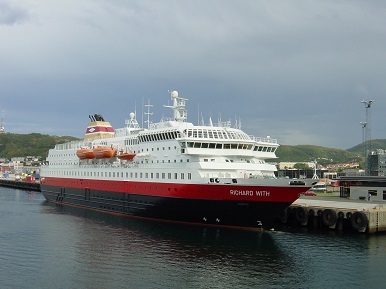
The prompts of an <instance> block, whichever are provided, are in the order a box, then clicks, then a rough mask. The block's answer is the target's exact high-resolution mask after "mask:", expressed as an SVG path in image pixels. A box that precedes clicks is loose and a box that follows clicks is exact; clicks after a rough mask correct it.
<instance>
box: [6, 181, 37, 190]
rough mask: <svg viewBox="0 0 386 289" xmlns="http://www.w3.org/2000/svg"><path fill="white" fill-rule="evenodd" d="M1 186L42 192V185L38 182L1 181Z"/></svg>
mask: <svg viewBox="0 0 386 289" xmlns="http://www.w3.org/2000/svg"><path fill="white" fill-rule="evenodd" d="M0 186H2V187H9V188H15V189H22V190H30V191H39V192H40V183H38V182H25V181H16V180H11V179H0Z"/></svg>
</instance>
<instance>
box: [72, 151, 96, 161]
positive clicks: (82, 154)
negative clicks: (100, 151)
mask: <svg viewBox="0 0 386 289" xmlns="http://www.w3.org/2000/svg"><path fill="white" fill-rule="evenodd" d="M76 155H77V156H78V158H79V159H81V160H89V159H93V158H94V151H93V150H92V149H90V148H80V149H78V150H77V151H76Z"/></svg>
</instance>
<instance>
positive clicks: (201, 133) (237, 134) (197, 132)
mask: <svg viewBox="0 0 386 289" xmlns="http://www.w3.org/2000/svg"><path fill="white" fill-rule="evenodd" d="M184 132H185V134H186V135H187V137H194V138H217V139H246V140H249V139H250V137H249V136H248V135H247V134H246V133H244V132H241V131H233V130H231V131H227V130H217V129H206V128H191V129H187V130H185V131H184Z"/></svg>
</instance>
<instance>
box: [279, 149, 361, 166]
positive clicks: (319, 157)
mask: <svg viewBox="0 0 386 289" xmlns="http://www.w3.org/2000/svg"><path fill="white" fill-rule="evenodd" d="M362 154H363V152H360V151H355V150H354V151H348V150H342V149H335V148H327V147H321V146H314V145H296V146H289V145H281V146H280V147H279V148H278V149H277V151H276V155H277V157H278V159H277V160H276V161H277V162H311V161H314V160H316V161H317V162H318V163H319V164H322V165H326V164H331V163H347V162H354V161H355V162H361V161H362V160H363V157H362Z"/></svg>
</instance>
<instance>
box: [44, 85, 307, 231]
mask: <svg viewBox="0 0 386 289" xmlns="http://www.w3.org/2000/svg"><path fill="white" fill-rule="evenodd" d="M170 97H171V105H165V106H164V107H166V108H168V109H169V111H170V112H171V115H172V116H171V117H170V118H164V119H162V120H161V121H160V122H158V123H150V122H149V123H148V127H147V128H142V127H140V125H139V124H138V122H137V120H136V115H135V113H130V114H129V119H128V120H126V121H125V125H124V127H123V128H117V129H114V128H113V127H112V126H111V124H110V123H109V122H108V121H106V120H105V119H104V118H103V116H102V115H99V114H94V115H90V116H89V118H90V121H89V123H88V126H87V129H86V133H85V136H84V139H82V140H80V141H72V142H68V143H63V144H57V145H56V146H55V148H53V149H50V151H49V154H48V157H47V159H46V163H45V165H44V166H42V169H41V190H42V192H43V194H44V196H45V198H46V199H47V200H48V201H49V202H52V203H56V204H60V205H67V206H74V207H78V208H81V209H88V210H96V211H100V212H104V213H109V214H115V215H120V216H122V217H133V218H144V219H149V220H158V221H166V222H175V223H183V224H195V225H202V226H218V227H228V228H238V229H252V230H260V229H270V228H271V226H272V223H273V221H274V220H275V219H276V218H277V217H278V216H279V215H280V213H281V212H283V211H284V209H285V208H287V207H288V206H289V205H290V204H291V203H293V202H294V201H295V200H296V199H297V198H298V197H299V196H300V195H301V194H302V193H304V192H306V191H307V190H308V189H309V188H310V187H311V182H312V180H295V179H287V178H277V177H276V176H275V172H276V170H277V169H276V166H275V165H274V164H271V163H269V162H266V160H272V159H275V158H276V155H275V152H276V150H277V148H278V147H279V144H278V142H277V140H276V139H274V138H271V137H265V138H261V137H254V136H250V135H248V134H247V133H245V132H244V131H242V130H241V128H240V127H231V124H230V122H219V123H217V124H214V123H213V122H212V121H211V120H209V124H207V125H194V124H193V123H191V122H188V121H187V110H186V103H187V99H186V98H182V97H180V96H179V94H178V92H177V91H172V92H170Z"/></svg>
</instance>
